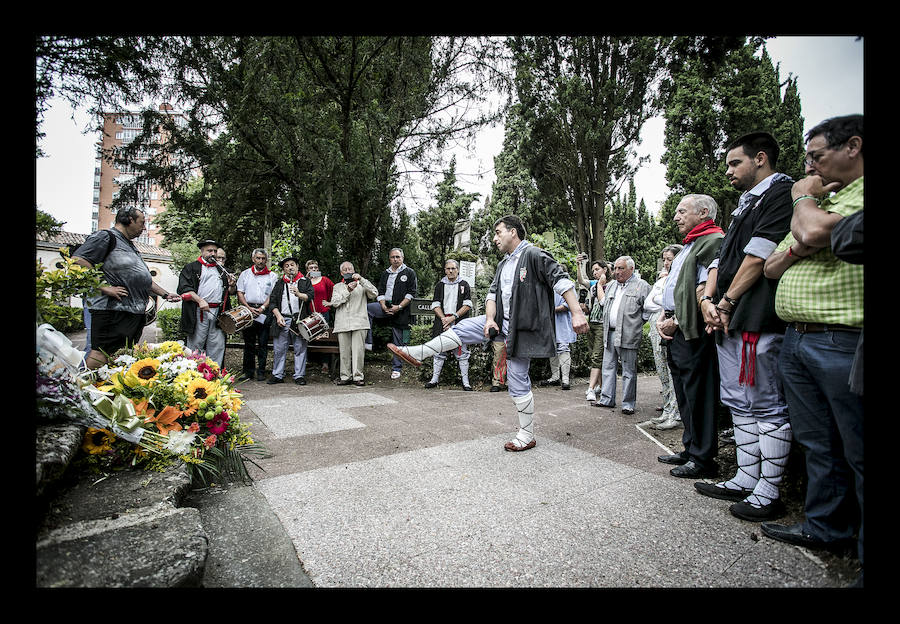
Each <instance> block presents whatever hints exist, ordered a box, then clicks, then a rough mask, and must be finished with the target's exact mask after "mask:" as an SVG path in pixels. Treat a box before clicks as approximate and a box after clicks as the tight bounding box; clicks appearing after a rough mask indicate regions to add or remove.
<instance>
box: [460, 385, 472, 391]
mask: <svg viewBox="0 0 900 624" xmlns="http://www.w3.org/2000/svg"><path fill="white" fill-rule="evenodd" d="M462 388H463V390H465V391H466V392H472V386H463V387H462Z"/></svg>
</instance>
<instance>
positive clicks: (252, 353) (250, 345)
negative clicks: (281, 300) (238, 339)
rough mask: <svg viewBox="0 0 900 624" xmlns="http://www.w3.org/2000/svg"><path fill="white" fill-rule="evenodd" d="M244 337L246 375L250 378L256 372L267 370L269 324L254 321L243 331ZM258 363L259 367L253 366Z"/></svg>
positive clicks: (244, 367)
mask: <svg viewBox="0 0 900 624" xmlns="http://www.w3.org/2000/svg"><path fill="white" fill-rule="evenodd" d="M241 335H242V336H243V337H244V361H243V369H244V374H245V375H247V376H250V375H252V374H253V372H254V371H256V370H258V371H259V372H263V371H265V370H266V357H267V356H268V354H269V324H268V323H257V322H256V321H253V322H252V323H250V326H249V327H247V328H246V329H242V330H241ZM254 363H258V364H259V365H258V366H257V367H254V366H253V364H254Z"/></svg>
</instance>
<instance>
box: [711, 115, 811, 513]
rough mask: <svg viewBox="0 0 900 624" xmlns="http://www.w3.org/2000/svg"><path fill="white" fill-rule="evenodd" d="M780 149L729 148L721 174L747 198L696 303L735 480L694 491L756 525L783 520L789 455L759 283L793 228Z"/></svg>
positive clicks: (774, 337)
mask: <svg viewBox="0 0 900 624" xmlns="http://www.w3.org/2000/svg"><path fill="white" fill-rule="evenodd" d="M778 152H779V150H778V143H777V142H776V141H775V139H774V138H773V137H772V136H771V135H770V134H768V133H765V132H755V133H753V134H748V135H745V136H742V137H740V138H739V139H737V140H735V141H734V142H732V143H731V144H730V145H729V146H728V151H727V152H726V156H725V164H726V167H727V170H726V172H725V175H726V176H727V177H728V179H729V180H730V182H731V185H732V186H733V187H734V188H736V189H738V190H739V191H744V192H743V194H742V195H741V197H740V199H739V200H738V207H737V209H736V210H735V211H734V213H732V214H733V215H734V218H733V220H732V222H731V225H730V226H729V228H728V232H727V233H726V234H725V238H724V239H723V240H722V246H721V247H720V248H719V254H718V257H717V258H716V259H715V260H714V261H713V262H712V263H711V264H710V266H709V279H708V281H707V282H706V290H705V293H704V295H703V297H702V298H701V301H700V308H701V310H702V312H703V319H704V321H706V324H707V332H713V331H714V332H715V337H716V352H717V354H718V360H719V379H720V383H719V393H720V400H721V401H722V403H723V404H724V405H726V406H727V407H728V408H729V410H730V411H731V419H732V423H733V424H734V441H735V444H736V446H737V450H736V453H737V463H738V470H737V473H736V474H735V475H734V476H733V477H732V478H731V479H729V480H728V481H724V482H720V483H715V484H712V483H705V482H702V481H699V482H697V483H695V484H694V487H695V488H696V489H697V491H698V492H699V493H700V494H703V495H705V496H710V497H712V498H718V499H722V500H730V501H733V503H734V504H732V505H731V506H730V507H729V509H730V511H731V513H732V514H733V515H734V516H736V517H738V518H741V519H743V520H749V521H751V522H760V521H763V520H771V519H774V518H778V517H779V516H781V515H784V513H785V508H784V504H783V503H782V502H781V499H780V497H779V489H778V486H779V484H780V483H781V480H782V476H783V475H784V468H785V465H786V463H787V459H788V454H789V453H790V450H791V423H790V421H789V420H788V407H787V401H786V400H785V397H784V391H783V389H782V383H781V377H780V376H779V374H778V354H779V353H780V351H781V343H782V340H783V337H784V329H785V323H784V321H782V320H781V319H779V318H778V315H777V314H775V290H776V287H777V284H778V281H777V280H774V279H769V278H767V277H765V276H764V275H763V265H764V264H765V261H766V258H768V257H769V255H770V254H771V253H772V252H773V251H774V250H775V247H776V246H777V245H778V243H780V242H781V241H782V239H784V237H785V235H786V234H787V233H788V231H789V230H790V227H791V215H792V214H793V208H792V206H791V186H792V185H793V182H794V181H793V180H792V179H791V178H790V177H788V176H787V175H785V174H783V173H776V171H775V167H776V164H777V162H778Z"/></svg>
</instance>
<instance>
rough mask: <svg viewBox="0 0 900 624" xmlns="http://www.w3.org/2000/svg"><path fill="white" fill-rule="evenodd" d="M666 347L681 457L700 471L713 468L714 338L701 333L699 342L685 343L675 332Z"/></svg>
mask: <svg viewBox="0 0 900 624" xmlns="http://www.w3.org/2000/svg"><path fill="white" fill-rule="evenodd" d="M668 347H669V348H668V349H667V351H668V361H669V369H670V371H671V373H672V385H673V389H674V390H675V398H676V400H677V401H678V411H679V412H680V413H681V421H682V423H683V424H684V433H683V434H682V436H681V442H682V444H684V454H685V455H687V457H688V459H690V460H692V461H693V462H694V463H695V464H697V465H698V466H700V467H701V468H714V467H715V465H716V463H715V459H716V454H717V452H718V450H719V442H718V432H717V430H716V407H717V404H718V399H719V360H718V358H717V357H716V342H715V337H714V336H713V335H711V334H707V333H706V332H705V331H702V330H701V333H700V337H699V338H696V339H694V340H687V339H685V337H684V333H682V331H681V329H680V328H679V329H678V330H676V331H675V335H674V337H673V338H672V340H670V341H668Z"/></svg>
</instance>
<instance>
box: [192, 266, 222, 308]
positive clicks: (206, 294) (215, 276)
mask: <svg viewBox="0 0 900 624" xmlns="http://www.w3.org/2000/svg"><path fill="white" fill-rule="evenodd" d="M200 266H201V270H200V284H199V285H198V286H197V296H198V297H200V298H201V299H203V300H205V301H206V302H207V303H222V276H221V275H220V274H219V270H218V269H217V268H216V267H208V266H204V265H202V264H201V265H200Z"/></svg>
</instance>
